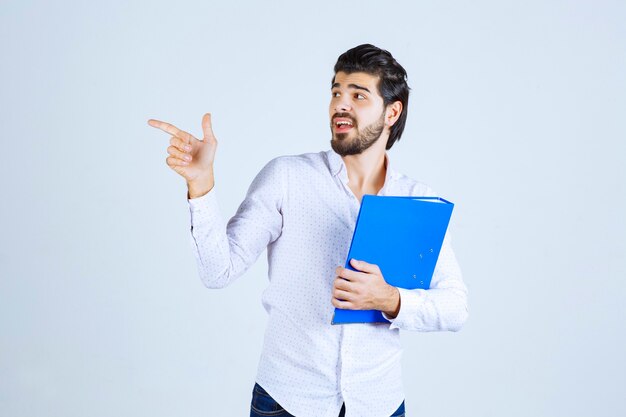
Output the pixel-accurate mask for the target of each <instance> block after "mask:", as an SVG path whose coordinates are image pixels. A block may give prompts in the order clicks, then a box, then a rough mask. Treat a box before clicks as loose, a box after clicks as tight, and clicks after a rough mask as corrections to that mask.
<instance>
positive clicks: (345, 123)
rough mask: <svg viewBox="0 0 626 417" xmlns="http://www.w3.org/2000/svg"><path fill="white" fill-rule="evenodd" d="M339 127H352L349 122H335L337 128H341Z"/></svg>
mask: <svg viewBox="0 0 626 417" xmlns="http://www.w3.org/2000/svg"><path fill="white" fill-rule="evenodd" d="M341 125H347V126H352V123H350V122H337V126H341Z"/></svg>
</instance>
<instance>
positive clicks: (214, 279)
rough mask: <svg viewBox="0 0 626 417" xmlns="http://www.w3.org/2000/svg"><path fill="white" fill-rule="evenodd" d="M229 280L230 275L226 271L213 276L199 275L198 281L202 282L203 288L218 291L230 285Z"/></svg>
mask: <svg viewBox="0 0 626 417" xmlns="http://www.w3.org/2000/svg"><path fill="white" fill-rule="evenodd" d="M229 278H230V275H229V274H228V271H226V272H224V273H221V274H218V275H215V276H212V275H208V274H200V280H201V281H202V283H203V284H204V286H205V287H207V288H208V289H211V290H219V289H221V288H224V287H226V286H228V284H230V282H231V280H230V279H229Z"/></svg>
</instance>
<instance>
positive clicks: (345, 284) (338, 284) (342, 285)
mask: <svg viewBox="0 0 626 417" xmlns="http://www.w3.org/2000/svg"><path fill="white" fill-rule="evenodd" d="M352 286H353V284H352V283H351V282H350V281H346V280H345V279H343V278H341V277H339V278H337V279H335V282H333V289H338V290H343V291H352Z"/></svg>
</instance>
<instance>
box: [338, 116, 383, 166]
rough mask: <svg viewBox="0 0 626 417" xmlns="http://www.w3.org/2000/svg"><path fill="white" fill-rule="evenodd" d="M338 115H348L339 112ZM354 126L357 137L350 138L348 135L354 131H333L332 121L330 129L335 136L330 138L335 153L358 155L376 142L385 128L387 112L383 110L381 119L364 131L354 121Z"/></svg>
mask: <svg viewBox="0 0 626 417" xmlns="http://www.w3.org/2000/svg"><path fill="white" fill-rule="evenodd" d="M336 116H339V117H344V116H345V117H347V115H343V114H337V115H336ZM334 118H335V117H333V119H334ZM353 126H354V127H353V129H354V130H356V137H355V138H354V139H352V140H348V135H349V134H350V133H352V132H347V133H335V132H333V126H332V122H331V127H330V129H331V133H332V135H333V136H332V139H331V140H330V146H331V147H332V148H333V151H335V153H337V154H339V155H341V156H347V155H358V154H360V153H362V152H363V151H365V150H366V149H368V148H369V147H370V146H372V145H373V144H374V143H376V141H377V140H378V138H380V135H381V134H382V133H383V129H384V128H385V112H384V111H383V112H382V113H381V115H380V119H378V120H377V121H375V122H374V123H372V124H371V125H369V126H367V127H366V128H365V129H363V131H362V132H361V131H359V129H358V126H357V125H356V124H355V122H354V121H353Z"/></svg>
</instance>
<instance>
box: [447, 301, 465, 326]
mask: <svg viewBox="0 0 626 417" xmlns="http://www.w3.org/2000/svg"><path fill="white" fill-rule="evenodd" d="M468 317H469V309H468V306H467V295H465V294H464V295H463V297H460V298H459V301H458V303H457V305H456V308H455V309H454V310H453V311H452V314H451V315H450V317H449V318H448V326H447V327H448V329H447V330H449V331H451V332H458V331H459V330H461V328H463V326H464V325H465V322H467V318H468Z"/></svg>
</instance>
